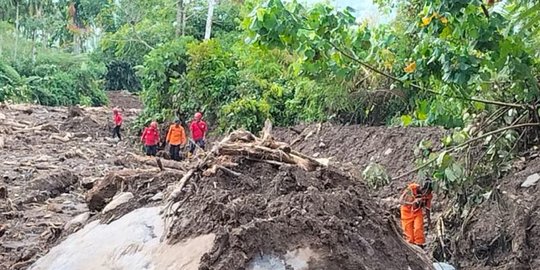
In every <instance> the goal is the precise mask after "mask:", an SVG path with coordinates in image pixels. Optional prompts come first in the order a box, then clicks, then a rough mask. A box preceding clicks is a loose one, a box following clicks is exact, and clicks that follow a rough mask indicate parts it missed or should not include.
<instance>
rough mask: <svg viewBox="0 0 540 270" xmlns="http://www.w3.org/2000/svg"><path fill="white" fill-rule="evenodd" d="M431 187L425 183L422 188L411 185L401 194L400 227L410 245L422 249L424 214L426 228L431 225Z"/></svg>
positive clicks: (429, 182) (428, 182)
mask: <svg viewBox="0 0 540 270" xmlns="http://www.w3.org/2000/svg"><path fill="white" fill-rule="evenodd" d="M432 191H433V185H432V183H431V181H429V180H428V181H426V182H424V184H423V185H422V186H420V185H418V184H417V183H412V184H409V185H408V186H407V188H406V189H405V190H404V191H403V193H402V194H401V197H400V199H399V201H400V204H401V225H402V227H403V232H404V234H405V239H406V240H407V242H409V243H411V244H415V245H417V246H420V247H421V248H423V247H424V245H425V243H426V239H425V235H424V214H425V215H426V217H427V222H428V226H429V224H431V213H430V210H431V200H432V198H433V194H432Z"/></svg>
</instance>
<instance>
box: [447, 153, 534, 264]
mask: <svg viewBox="0 0 540 270" xmlns="http://www.w3.org/2000/svg"><path fill="white" fill-rule="evenodd" d="M539 174H540V158H538V157H536V158H534V159H533V160H531V161H529V162H528V163H526V164H525V166H522V168H521V169H519V170H516V172H515V173H512V174H509V175H508V176H506V177H504V178H503V179H501V180H499V181H498V183H496V184H494V187H495V188H494V189H493V190H492V191H490V192H489V193H486V194H485V196H486V197H487V198H488V199H487V200H486V201H485V202H483V203H482V204H480V205H478V206H477V207H476V208H475V209H474V210H472V211H471V214H470V215H466V216H465V217H464V218H462V217H456V218H455V220H456V221H457V222H456V223H455V224H447V225H446V226H447V227H448V228H449V231H450V232H449V234H452V235H453V236H456V237H453V239H457V240H456V241H455V242H454V243H452V244H453V246H454V247H459V248H454V250H455V253H454V254H451V255H453V258H452V259H453V261H455V262H456V265H458V266H460V267H461V268H462V269H540V246H539V245H538V243H540V189H539V187H538V183H537V182H535V181H538V179H540V175H539ZM527 180H529V181H530V183H531V186H529V187H524V186H527V184H525V185H524V183H525V182H526V181H527ZM522 185H524V186H522ZM460 220H464V222H459V221H460Z"/></svg>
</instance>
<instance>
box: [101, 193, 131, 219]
mask: <svg viewBox="0 0 540 270" xmlns="http://www.w3.org/2000/svg"><path fill="white" fill-rule="evenodd" d="M131 199H133V194H132V193H131V192H122V193H119V194H117V195H116V196H114V198H113V200H112V201H111V202H110V203H108V204H107V205H106V206H105V208H103V211H102V212H103V213H104V214H105V213H107V212H109V211H111V210H114V209H116V207H118V206H120V205H122V204H124V203H127V202H129V201H130V200H131Z"/></svg>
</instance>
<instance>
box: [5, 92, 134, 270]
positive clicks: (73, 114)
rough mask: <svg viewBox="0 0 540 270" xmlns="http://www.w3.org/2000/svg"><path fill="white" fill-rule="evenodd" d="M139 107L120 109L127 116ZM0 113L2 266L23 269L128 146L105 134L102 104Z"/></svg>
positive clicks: (107, 123) (12, 108) (107, 117)
mask: <svg viewBox="0 0 540 270" xmlns="http://www.w3.org/2000/svg"><path fill="white" fill-rule="evenodd" d="M124 99H128V100H130V99H133V97H131V96H129V95H127V96H125V97H124ZM137 114H138V111H137V110H136V109H131V110H125V111H124V116H125V118H126V122H129V121H131V120H132V119H133V118H134V117H135V116H136V115H137ZM0 120H1V121H0V141H1V143H0V146H1V147H2V151H1V152H0V159H2V160H3V162H2V163H0V171H1V172H2V179H0V191H2V192H0V193H3V194H0V195H1V196H0V213H1V215H0V269H26V268H27V267H28V266H29V265H30V264H32V263H33V262H34V261H35V260H36V259H37V258H38V257H39V256H41V255H42V254H44V253H45V252H47V250H48V249H49V248H50V246H51V245H52V244H54V243H55V242H56V241H57V240H58V238H59V237H60V236H61V235H62V232H63V231H66V230H64V225H65V224H67V223H68V222H69V221H70V220H71V219H73V218H74V217H75V216H77V215H79V214H81V213H85V212H87V211H88V208H87V206H86V202H85V200H84V195H83V194H84V192H85V190H86V188H88V187H91V185H92V183H93V181H95V180H96V179H98V178H101V177H103V176H104V175H106V174H107V172H109V171H115V170H118V169H119V168H121V167H118V166H116V165H114V162H115V161H116V159H117V156H118V155H120V154H123V153H125V152H126V151H127V149H129V148H130V147H129V146H128V144H127V143H126V142H123V141H122V142H116V141H115V140H113V139H112V138H110V136H111V134H112V133H111V129H110V127H111V126H112V123H111V120H112V115H111V111H110V109H108V108H82V109H81V108H79V109H77V108H48V107H42V106H33V105H32V106H30V105H3V106H2V107H1V108H0ZM84 186H86V188H85V187H84Z"/></svg>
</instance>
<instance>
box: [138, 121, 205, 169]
mask: <svg viewBox="0 0 540 270" xmlns="http://www.w3.org/2000/svg"><path fill="white" fill-rule="evenodd" d="M189 131H190V134H191V140H189V142H188V138H187V136H186V132H185V130H184V127H182V124H181V122H180V119H176V120H175V121H174V123H173V124H172V125H171V126H170V127H169V130H168V132H167V136H166V137H165V142H166V143H167V144H168V145H169V154H170V156H171V159H173V160H176V161H179V160H182V158H183V155H182V154H181V153H180V149H182V148H184V147H185V146H186V145H187V144H188V143H189V152H190V153H191V154H193V153H194V152H195V150H196V148H197V147H199V148H201V149H203V150H204V148H205V141H206V132H207V131H208V126H207V124H206V122H205V121H204V120H202V113H200V112H197V113H195V116H194V118H193V120H192V121H191V123H190V124H189ZM141 141H142V143H143V144H144V148H145V151H146V155H147V156H155V155H156V154H157V149H158V145H159V142H160V136H159V129H158V124H157V122H155V121H154V122H152V123H150V126H148V127H146V128H145V129H144V130H143V133H142V135H141Z"/></svg>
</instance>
